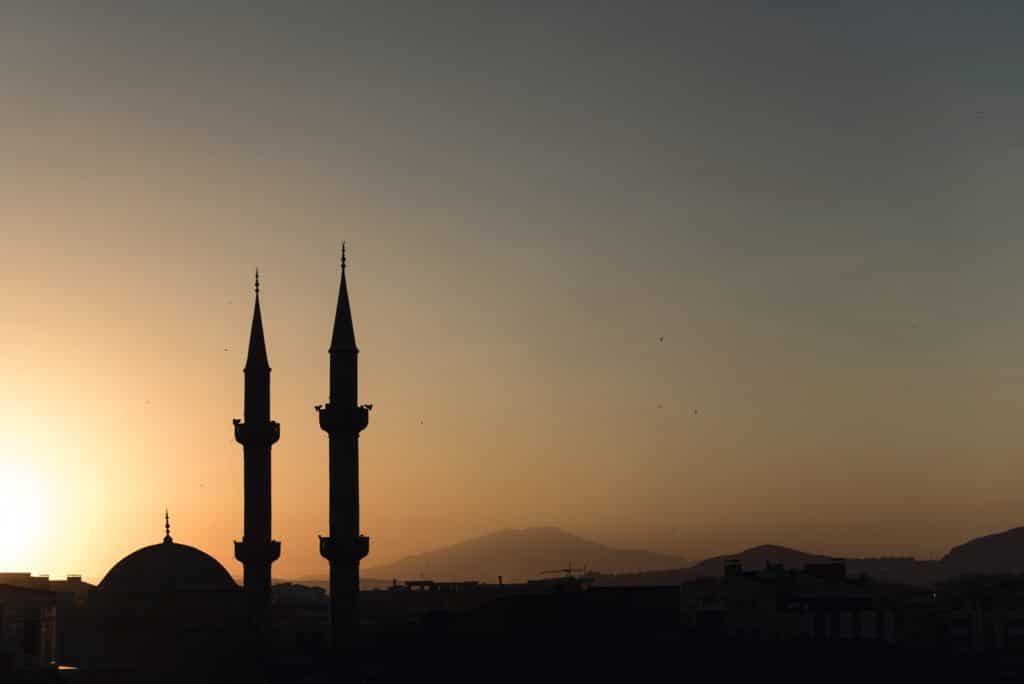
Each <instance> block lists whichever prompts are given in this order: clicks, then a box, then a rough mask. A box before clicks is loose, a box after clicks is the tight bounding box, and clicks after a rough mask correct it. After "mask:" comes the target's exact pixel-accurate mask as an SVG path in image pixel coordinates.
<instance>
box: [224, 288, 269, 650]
mask: <svg viewBox="0 0 1024 684" xmlns="http://www.w3.org/2000/svg"><path fill="white" fill-rule="evenodd" d="M244 373H245V422H242V421H240V420H238V419H237V418H236V419H235V420H234V421H233V422H234V425H235V441H237V442H238V443H239V444H241V445H242V449H243V451H242V453H243V460H244V465H243V470H244V481H245V513H244V530H243V532H242V541H240V542H235V558H237V559H238V560H239V561H241V563H242V566H243V567H244V573H243V586H244V589H245V593H246V595H247V597H248V603H249V616H250V620H251V622H252V624H253V626H254V627H255V628H256V629H257V630H258V631H259V632H260V633H265V632H266V630H267V629H268V627H269V621H270V564H271V563H273V562H274V561H276V560H277V559H278V557H279V556H280V555H281V543H280V542H277V541H274V540H273V539H271V538H270V448H271V446H272V445H273V444H274V443H275V442H276V441H277V440H278V438H279V437H280V436H281V427H280V425H278V424H277V423H275V422H274V421H272V420H270V363H269V362H268V361H267V345H266V341H265V340H264V338H263V317H262V315H261V314H260V273H259V271H256V304H255V306H254V308H253V313H252V329H251V331H250V333H249V355H248V357H247V358H246V361H245V370H244Z"/></svg>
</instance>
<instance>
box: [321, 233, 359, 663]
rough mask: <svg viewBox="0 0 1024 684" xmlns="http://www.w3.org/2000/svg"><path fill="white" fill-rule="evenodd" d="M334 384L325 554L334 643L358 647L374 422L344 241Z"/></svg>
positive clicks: (328, 420)
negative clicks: (366, 455)
mask: <svg viewBox="0 0 1024 684" xmlns="http://www.w3.org/2000/svg"><path fill="white" fill-rule="evenodd" d="M328 353H329V354H330V356H331V389H330V401H329V403H328V404H327V405H326V406H317V412H318V413H319V414H320V429H321V430H323V431H324V432H326V433H327V435H328V438H329V441H330V465H329V471H330V472H329V477H328V479H329V481H330V503H329V507H330V510H329V513H330V530H331V531H330V536H327V537H320V555H321V556H323V557H324V558H326V559H327V560H328V562H329V563H330V565H331V644H332V646H333V647H334V648H335V649H341V648H351V647H353V646H355V644H356V639H357V637H358V633H359V561H361V560H362V559H363V558H365V557H366V554H367V553H369V550H370V539H369V538H368V537H364V536H362V535H361V534H359V433H360V432H361V431H362V430H363V428H365V427H366V424H367V422H368V421H369V409H370V407H369V406H360V405H358V404H357V403H356V402H357V397H358V360H357V357H358V355H359V350H358V349H356V337H355V332H354V330H353V327H352V310H351V309H350V308H349V303H348V286H347V285H346V283H345V245H344V243H343V244H342V246H341V286H340V289H339V290H338V308H337V311H336V312H335V314H334V333H333V334H332V336H331V348H330V349H329V350H328Z"/></svg>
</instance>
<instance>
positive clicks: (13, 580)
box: [0, 572, 96, 665]
mask: <svg viewBox="0 0 1024 684" xmlns="http://www.w3.org/2000/svg"><path fill="white" fill-rule="evenodd" d="M0 584H6V585H9V586H12V587H22V588H26V589H36V590H39V591H47V592H51V593H52V594H53V595H54V597H55V598H56V603H57V615H56V622H57V626H56V642H57V644H56V655H55V658H56V661H57V662H58V663H59V664H61V665H66V664H72V665H74V664H78V663H79V662H80V661H81V657H82V652H81V646H82V644H83V642H84V640H85V639H84V637H85V635H86V634H88V632H89V630H90V628H91V625H90V623H89V619H88V613H87V606H88V599H89V596H90V593H91V592H92V590H93V589H95V588H96V587H95V586H93V585H92V584H89V583H88V582H83V581H82V576H81V575H68V576H67V579H62V580H55V579H50V577H48V576H47V575H40V576H33V575H32V574H31V573H27V572H0Z"/></svg>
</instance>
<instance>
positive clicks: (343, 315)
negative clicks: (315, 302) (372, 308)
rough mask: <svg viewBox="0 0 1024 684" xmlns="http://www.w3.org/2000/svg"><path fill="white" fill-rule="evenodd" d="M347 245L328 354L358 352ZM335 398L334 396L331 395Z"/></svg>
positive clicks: (342, 244) (342, 251) (343, 253)
mask: <svg viewBox="0 0 1024 684" xmlns="http://www.w3.org/2000/svg"><path fill="white" fill-rule="evenodd" d="M345 262H346V259H345V243H344V242H342V243H341V284H340V285H338V305H337V307H336V308H335V310H334V331H333V332H332V334H331V347H330V349H329V350H328V353H330V354H334V353H335V352H350V351H351V352H358V351H359V349H357V348H356V333H355V328H354V327H353V325H352V307H351V306H350V305H349V303H348V283H347V282H345V266H346V263H345ZM331 396H333V394H332V395H331Z"/></svg>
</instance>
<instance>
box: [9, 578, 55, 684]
mask: <svg viewBox="0 0 1024 684" xmlns="http://www.w3.org/2000/svg"><path fill="white" fill-rule="evenodd" d="M56 658H57V596H56V594H54V593H53V592H51V591H46V590H45V589H30V588H28V587H17V586H11V585H8V584H0V681H8V680H9V679H11V678H12V677H14V676H15V675H16V673H29V672H35V671H40V670H48V669H53V668H55V667H56Z"/></svg>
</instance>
